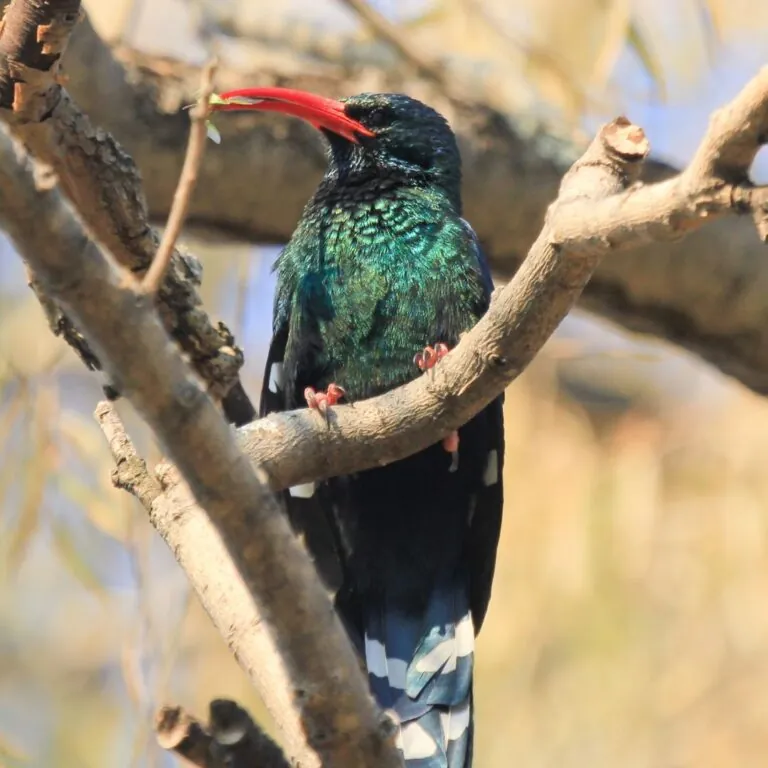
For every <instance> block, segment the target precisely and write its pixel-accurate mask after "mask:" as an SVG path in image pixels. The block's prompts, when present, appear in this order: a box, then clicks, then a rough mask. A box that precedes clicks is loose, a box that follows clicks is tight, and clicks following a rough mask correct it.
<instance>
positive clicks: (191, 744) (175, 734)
mask: <svg viewBox="0 0 768 768" xmlns="http://www.w3.org/2000/svg"><path fill="white" fill-rule="evenodd" d="M155 733H156V734H157V743H158V744H159V745H160V746H161V747H162V748H163V749H167V750H169V751H171V752H175V753H176V754H177V755H178V756H179V757H180V758H181V759H182V760H183V761H185V764H187V765H190V766H192V765H194V766H197V768H224V764H223V763H221V762H219V761H217V760H215V758H214V757H213V756H212V755H211V745H212V743H213V738H212V737H211V734H210V733H209V732H208V731H207V730H206V728H205V727H204V726H203V724H202V723H201V722H200V721H199V720H197V718H195V717H193V716H192V715H190V714H189V713H188V712H186V711H185V710H184V709H183V708H182V707H163V708H162V709H161V710H160V711H159V712H158V713H157V715H156V716H155Z"/></svg>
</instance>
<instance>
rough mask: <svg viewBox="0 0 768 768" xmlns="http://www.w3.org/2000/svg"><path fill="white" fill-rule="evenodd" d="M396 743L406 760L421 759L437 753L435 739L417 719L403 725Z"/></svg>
mask: <svg viewBox="0 0 768 768" xmlns="http://www.w3.org/2000/svg"><path fill="white" fill-rule="evenodd" d="M395 743H396V745H397V746H398V747H400V749H401V750H402V751H403V757H405V759H406V760H419V759H423V758H425V757H432V755H434V754H436V753H437V744H435V740H434V739H433V738H432V737H431V736H430V735H429V734H428V733H427V732H426V730H425V729H424V728H423V727H422V726H421V725H419V724H418V723H417V722H416V721H415V720H414V721H411V722H408V723H406V724H405V725H403V726H401V728H400V733H399V734H398V738H397V740H396V742H395Z"/></svg>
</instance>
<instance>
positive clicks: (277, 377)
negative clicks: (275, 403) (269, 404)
mask: <svg viewBox="0 0 768 768" xmlns="http://www.w3.org/2000/svg"><path fill="white" fill-rule="evenodd" d="M268 386H269V391H270V392H272V393H274V394H277V390H278V389H282V388H283V364H282V363H272V367H271V368H270V369H269V385H268Z"/></svg>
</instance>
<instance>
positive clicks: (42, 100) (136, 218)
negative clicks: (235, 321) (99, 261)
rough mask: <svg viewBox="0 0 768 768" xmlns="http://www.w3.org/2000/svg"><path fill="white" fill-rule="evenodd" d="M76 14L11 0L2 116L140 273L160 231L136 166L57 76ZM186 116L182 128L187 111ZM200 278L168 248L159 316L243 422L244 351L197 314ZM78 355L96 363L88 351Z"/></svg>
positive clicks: (64, 5)
mask: <svg viewBox="0 0 768 768" xmlns="http://www.w3.org/2000/svg"><path fill="white" fill-rule="evenodd" d="M79 14H80V2H79V0H38V1H37V2H32V1H31V0H12V2H11V3H10V4H9V6H8V8H7V10H6V14H5V16H4V18H3V24H2V28H0V118H2V119H3V120H4V121H5V122H6V123H7V124H8V125H9V127H10V128H11V130H12V132H13V134H14V135H15V136H16V137H17V138H18V139H19V140H20V141H21V142H22V143H23V144H24V145H25V146H26V147H27V148H28V149H29V151H30V152H31V153H32V154H33V155H34V156H35V157H36V158H37V159H38V160H40V161H42V162H44V163H46V164H47V165H49V166H50V167H51V168H52V169H53V170H54V171H55V173H56V175H57V176H58V180H59V183H60V184H61V187H62V189H63V191H64V193H65V194H66V195H67V197H68V198H69V199H70V200H71V201H72V202H73V203H74V205H75V206H76V207H77V210H78V212H79V214H80V216H81V217H82V219H83V221H84V222H85V224H86V226H88V228H89V230H90V231H91V232H92V233H93V235H94V237H96V238H97V239H98V240H99V242H101V243H103V244H104V245H105V246H106V247H107V248H108V249H109V251H110V252H111V253H112V254H113V255H114V257H115V258H116V259H117V261H118V262H119V263H120V264H121V265H123V266H124V267H126V268H127V269H130V270H131V271H132V272H135V273H142V272H143V271H144V270H146V269H147V268H148V266H149V264H150V262H151V261H152V258H153V257H154V254H155V252H156V250H157V247H158V236H157V233H156V232H155V231H154V230H153V229H152V228H151V227H150V225H149V222H148V214H147V208H146V202H145V199H144V192H143V190H142V187H141V180H140V177H139V173H138V170H137V168H136V166H135V164H134V162H133V160H132V159H131V157H130V156H128V155H127V154H126V153H125V151H124V150H123V149H122V147H121V146H120V145H119V144H118V143H117V142H116V141H115V140H114V139H113V138H112V136H111V135H110V134H108V133H105V132H104V131H103V130H101V129H99V128H95V127H94V126H93V125H92V123H91V121H90V120H89V119H88V117H87V116H86V115H85V114H83V112H81V111H80V109H79V108H78V106H77V105H76V104H75V103H74V102H73V101H72V99H71V97H70V96H69V94H68V93H67V92H66V91H65V90H64V89H63V88H62V87H61V85H60V83H59V81H60V60H61V56H62V54H63V51H64V48H65V47H66V44H67V41H68V40H69V35H70V33H71V31H72V29H73V27H74V25H75V24H76V23H77V20H78V18H79ZM122 108H123V109H124V108H125V104H124V105H122ZM183 117H184V122H185V123H186V124H185V125H184V126H183V128H182V134H185V133H186V132H187V129H188V121H187V119H186V113H184V116H183ZM180 136H181V134H180ZM181 140H182V145H181V146H183V145H184V141H183V138H182V139H181ZM169 200H170V198H169ZM199 283H200V265H199V263H198V262H197V260H196V259H195V258H194V257H192V256H190V255H182V254H181V253H180V252H179V251H178V250H174V252H173V258H172V260H171V265H170V270H169V272H168V274H167V276H166V280H165V284H164V286H163V288H162V290H161V293H160V300H161V305H162V306H161V313H162V316H163V320H164V322H165V324H166V327H167V328H168V330H169V332H170V333H171V334H172V335H173V337H174V338H175V339H176V340H177V341H178V342H179V344H180V345H181V347H182V349H184V351H185V352H186V353H187V354H188V355H189V356H190V360H191V362H192V364H193V365H194V367H195V369H196V370H197V372H198V373H199V374H200V375H201V376H202V378H203V379H204V380H205V381H206V382H207V384H208V385H209V387H210V390H211V394H212V395H213V396H214V397H216V398H217V399H223V400H224V408H225V411H226V412H227V413H228V415H229V416H230V418H231V420H232V421H234V422H236V423H240V424H242V423H246V422H247V421H249V420H250V419H252V418H253V416H254V415H255V412H254V409H253V407H252V406H251V404H250V402H249V401H248V398H247V397H246V396H245V394H244V392H243V390H242V387H241V385H240V383H239V379H238V374H239V371H240V368H241V366H242V364H243V354H242V351H241V350H240V349H239V348H238V347H237V346H235V343H234V339H233V337H232V334H231V333H230V332H229V330H228V329H227V328H226V327H225V326H223V325H222V324H219V325H218V326H214V325H213V324H212V323H211V322H210V320H209V319H208V317H207V315H206V314H205V313H204V312H202V311H201V307H200V298H199V296H198V295H197V292H196V289H197V286H198V285H199ZM56 327H57V329H58V331H59V332H60V333H63V334H64V335H65V337H66V338H67V340H68V341H70V343H72V345H73V346H75V347H76V348H77V342H78V339H77V332H76V331H75V330H74V329H73V328H72V326H71V323H69V322H68V321H67V319H66V318H60V320H59V322H58V323H57V325H56ZM84 357H85V358H88V357H90V363H91V364H95V363H96V359H95V358H93V356H92V355H90V356H89V355H87V354H85V355H84ZM230 392H231V393H232V394H231V395H230V394H229V393H230Z"/></svg>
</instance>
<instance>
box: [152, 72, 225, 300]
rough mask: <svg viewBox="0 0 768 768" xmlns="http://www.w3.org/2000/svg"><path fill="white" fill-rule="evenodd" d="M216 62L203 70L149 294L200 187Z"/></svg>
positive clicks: (158, 280) (168, 260)
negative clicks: (179, 173)
mask: <svg viewBox="0 0 768 768" xmlns="http://www.w3.org/2000/svg"><path fill="white" fill-rule="evenodd" d="M216 66H217V64H216V61H215V60H212V61H209V62H208V63H207V64H206V65H205V67H203V74H202V77H201V78H200V98H199V99H198V100H197V104H196V105H195V106H194V108H193V109H192V111H191V115H190V117H191V121H192V126H191V128H190V131H189V143H188V144H187V153H186V155H185V156H184V165H183V166H182V169H181V176H180V177H179V183H178V185H177V186H176V193H175V194H174V196H173V204H172V205H171V212H170V213H169V214H168V223H167V224H166V227H165V230H164V232H163V237H162V238H161V240H160V245H159V246H158V247H157V253H156V254H155V258H154V259H153V260H152V263H151V264H150V266H149V269H148V270H147V273H146V274H145V275H144V280H143V281H142V284H141V285H142V288H143V289H144V290H145V291H146V292H147V293H156V292H157V291H158V289H159V288H160V284H161V283H162V281H163V277H164V275H165V272H166V270H167V269H168V266H169V264H170V263H171V258H173V252H174V249H175V247H176V241H177V240H178V238H179V235H180V234H181V228H182V227H183V226H184V220H185V219H186V217H187V210H188V208H189V200H190V198H191V196H192V192H193V191H194V189H195V184H197V175H198V172H199V171H200V163H201V162H202V161H203V152H204V151H205V145H206V133H207V126H206V123H207V120H208V114H209V112H210V101H211V94H212V93H213V78H214V75H215V73H216Z"/></svg>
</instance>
